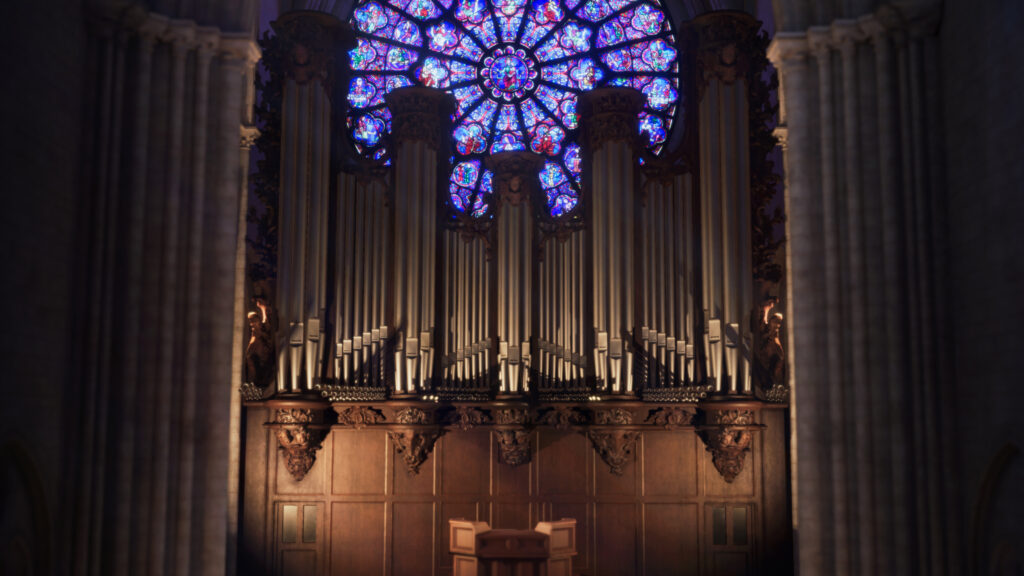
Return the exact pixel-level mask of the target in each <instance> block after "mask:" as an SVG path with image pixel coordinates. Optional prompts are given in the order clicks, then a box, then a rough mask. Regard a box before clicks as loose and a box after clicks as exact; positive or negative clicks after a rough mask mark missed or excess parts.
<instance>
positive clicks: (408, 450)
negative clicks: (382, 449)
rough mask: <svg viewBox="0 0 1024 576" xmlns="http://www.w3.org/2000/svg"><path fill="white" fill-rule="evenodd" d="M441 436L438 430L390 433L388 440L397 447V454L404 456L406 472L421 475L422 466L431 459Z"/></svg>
mask: <svg viewBox="0 0 1024 576" xmlns="http://www.w3.org/2000/svg"><path fill="white" fill-rule="evenodd" d="M440 436H441V433H440V432H439V431H438V430H398V431H389V432H388V438H390V439H391V442H392V443H393V444H394V445H395V452H396V453H398V454H399V455H401V456H402V460H403V461H404V462H405V467H406V471H407V472H408V473H409V474H410V475H415V474H419V471H420V466H422V465H423V463H424V462H426V461H427V458H429V457H430V452H431V451H432V450H433V449H434V443H435V442H437V439H438V438H439V437H440Z"/></svg>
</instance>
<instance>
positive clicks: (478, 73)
mask: <svg viewBox="0 0 1024 576" xmlns="http://www.w3.org/2000/svg"><path fill="white" fill-rule="evenodd" d="M351 21H352V23H353V25H354V27H355V28H356V31H357V36H358V44H357V47H356V48H355V49H354V50H352V51H350V53H349V54H350V57H351V61H352V68H353V70H354V74H353V77H352V79H351V80H350V83H349V91H348V95H347V97H348V103H349V104H350V109H349V116H348V118H347V120H346V124H347V125H348V128H349V131H350V134H351V141H352V142H353V143H354V145H355V147H356V148H357V149H358V150H359V151H361V152H363V153H365V154H367V155H368V156H371V157H373V158H375V159H377V160H379V161H381V162H390V160H389V156H388V154H387V152H386V150H385V148H384V147H383V146H382V145H381V144H382V143H383V142H384V136H385V135H386V134H387V133H388V132H389V131H390V129H391V126H390V124H391V114H390V111H389V110H388V109H387V108H386V106H385V104H386V101H385V99H384V96H385V95H386V94H387V93H388V92H390V91H391V90H393V89H395V88H397V87H399V86H406V85H409V84H422V85H426V86H432V87H437V88H440V89H443V90H447V91H448V92H450V93H451V94H452V95H454V97H455V100H456V103H457V109H456V111H455V113H454V114H453V120H455V127H454V130H453V139H454V148H455V150H454V157H453V159H452V162H453V166H454V168H453V169H452V172H451V174H450V177H451V181H450V189H449V195H450V201H451V205H452V207H453V209H454V210H457V211H462V212H465V213H467V214H472V215H474V216H477V217H482V216H485V215H486V214H487V213H488V210H489V206H490V199H489V194H490V192H491V180H490V179H491V174H490V172H488V171H486V170H483V169H482V166H483V163H482V156H483V155H485V154H489V153H494V152H498V151H504V150H530V151H533V152H535V153H537V154H541V155H543V156H544V157H546V158H547V162H546V164H545V168H544V172H543V175H542V182H543V184H544V189H545V191H546V194H547V199H548V206H549V209H550V213H551V215H552V216H555V217H558V216H561V215H564V214H567V213H569V212H571V211H573V210H574V209H577V206H578V203H579V189H580V188H579V186H580V176H581V161H580V160H581V159H580V146H579V144H578V143H576V142H575V139H576V137H577V129H578V127H579V120H578V117H577V112H576V105H577V95H578V94H579V93H580V92H581V91H584V90H591V89H593V88H596V87H598V86H602V85H605V84H607V83H608V82H609V81H611V83H612V84H615V85H622V86H632V87H634V88H636V89H638V90H640V91H642V93H643V94H644V96H645V99H646V106H645V111H644V113H642V114H641V115H640V123H641V124H640V125H641V132H642V135H643V136H644V138H645V140H646V142H647V143H648V145H649V147H650V148H651V149H652V150H653V151H655V152H658V151H659V150H660V149H661V147H662V146H663V145H664V143H665V142H666V140H667V136H668V131H669V129H670V128H671V125H672V116H673V113H674V110H675V106H676V102H677V99H678V97H679V81H678V79H677V78H675V77H674V76H669V75H666V76H665V77H662V76H660V75H658V74H655V73H671V72H674V71H675V70H677V69H678V66H677V64H676V62H677V57H678V55H677V53H676V49H675V48H674V43H675V40H674V38H673V37H672V30H671V24H670V23H669V20H668V18H667V16H666V15H665V13H664V11H663V10H662V9H661V7H660V3H659V0H371V1H366V2H362V3H357V5H356V7H355V8H354V10H353V12H352V17H351ZM598 60H599V61H600V62H601V64H597V62H596V61H598ZM609 73H610V74H611V78H605V75H607V74H609Z"/></svg>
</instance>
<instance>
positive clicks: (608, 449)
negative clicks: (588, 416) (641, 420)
mask: <svg viewBox="0 0 1024 576" xmlns="http://www.w3.org/2000/svg"><path fill="white" fill-rule="evenodd" d="M587 437H588V438H590V442H591V443H592V444H593V445H594V449H595V450H597V454H598V455H599V456H600V457H601V459H602V460H604V462H605V464H607V465H608V467H609V468H610V469H611V472H612V474H615V475H617V476H621V475H622V472H623V470H624V469H625V466H626V464H628V463H629V457H630V455H631V454H633V450H634V449H635V448H636V441H637V440H638V439H639V438H640V432H634V431H629V430H590V431H589V432H587Z"/></svg>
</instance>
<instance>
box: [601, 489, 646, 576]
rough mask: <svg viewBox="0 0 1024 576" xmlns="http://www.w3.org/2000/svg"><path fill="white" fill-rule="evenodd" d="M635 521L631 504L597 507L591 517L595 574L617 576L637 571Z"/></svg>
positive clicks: (633, 507) (634, 508)
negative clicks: (595, 543)
mask: <svg viewBox="0 0 1024 576" xmlns="http://www.w3.org/2000/svg"><path fill="white" fill-rule="evenodd" d="M636 520H637V518H636V505H635V504H603V503H598V504H597V506H596V512H595V514H594V523H595V525H596V527H597V549H596V552H597V554H596V556H597V559H596V562H595V565H596V568H597V571H596V572H595V573H596V574H597V575H599V576H621V575H623V574H636V573H637V572H638V571H637V568H638V566H637V555H636V552H637V550H636V536H637V522H636Z"/></svg>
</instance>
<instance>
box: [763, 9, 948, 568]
mask: <svg viewBox="0 0 1024 576" xmlns="http://www.w3.org/2000/svg"><path fill="white" fill-rule="evenodd" d="M939 13H940V9H939V6H938V3H929V2H925V3H918V4H915V5H913V6H908V7H906V8H904V9H902V10H901V9H897V8H894V7H892V6H889V5H884V6H882V7H881V8H879V9H878V10H877V11H876V12H874V13H872V14H867V15H864V16H862V17H860V18H857V19H841V20H835V21H833V22H829V23H825V24H823V25H819V26H811V27H810V28H808V29H807V30H806V31H803V30H797V31H792V32H783V33H779V34H778V35H776V38H775V40H774V42H773V45H772V48H771V56H772V60H773V62H774V63H775V66H776V67H777V68H778V69H779V71H780V73H781V77H782V82H781V94H780V96H781V101H782V103H783V108H784V109H783V111H782V112H783V114H782V124H783V125H784V126H785V127H786V132H787V136H788V138H787V140H788V146H787V149H786V180H787V183H786V200H787V213H788V229H787V237H788V239H787V240H788V241H787V252H788V254H787V255H788V257H789V270H788V273H789V278H788V280H789V281H788V289H789V294H788V297H787V303H788V306H789V307H790V319H791V324H790V327H791V328H790V331H789V338H790V342H789V350H790V366H791V368H792V370H791V381H792V386H793V387H794V392H795V395H794V410H795V412H796V419H795V420H796V440H797V441H796V442H795V443H794V444H795V446H796V451H797V462H798V468H797V470H796V474H795V478H796V481H795V482H794V492H795V498H794V504H795V507H796V508H795V520H796V522H797V531H798V540H799V545H798V547H797V548H798V550H799V553H800V558H799V566H800V569H801V572H804V573H811V574H816V573H833V574H912V573H920V574H954V573H962V570H961V568H960V553H959V549H958V546H957V543H958V540H959V536H958V526H959V522H958V519H957V518H956V515H955V512H954V511H955V508H954V507H953V505H952V498H951V494H952V493H953V490H952V487H953V484H952V482H953V481H954V479H955V476H954V474H952V473H951V470H952V469H953V467H952V465H951V462H950V459H949V454H951V452H952V449H951V447H950V439H949V436H948V434H949V432H948V426H947V425H946V424H945V422H946V421H947V420H948V418H949V415H950V410H951V406H950V405H949V398H950V394H951V392H950V388H949V386H950V384H949V380H948V378H949V376H948V374H949V369H948V368H949V364H948V357H949V354H948V352H946V351H944V347H945V346H946V344H945V342H946V340H945V339H944V337H943V336H942V334H943V333H944V332H945V331H944V330H943V329H942V328H941V327H942V325H943V323H944V320H943V318H942V317H941V315H940V314H939V313H938V310H940V309H941V302H942V301H943V300H942V291H943V278H944V276H943V272H942V268H941V266H942V264H941V262H942V260H941V258H940V257H939V255H938V254H936V248H935V246H936V245H937V243H938V242H940V239H941V237H942V235H943V231H942V225H943V219H942V216H941V215H942V209H941V205H939V204H938V202H940V199H941V198H942V197H943V194H944V192H943V191H942V182H941V179H940V178H939V177H938V174H939V173H940V172H941V171H940V170H938V169H936V166H940V165H941V160H942V159H941V157H940V155H939V153H938V144H937V141H940V140H941V137H940V136H941V134H940V133H938V132H937V131H936V130H937V129H938V127H939V126H940V125H941V121H939V120H938V118H939V109H938V105H937V102H936V100H935V99H934V98H933V97H932V96H929V94H932V93H934V92H935V90H934V89H932V88H928V87H929V86H934V84H935V83H937V79H938V74H939V66H938V62H937V60H936V58H937V55H936V53H935V51H934V46H935V41H936V40H935V32H936V27H937V22H938V16H939ZM815 104H816V105H817V111H816V112H812V111H813V110H814V108H815Z"/></svg>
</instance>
